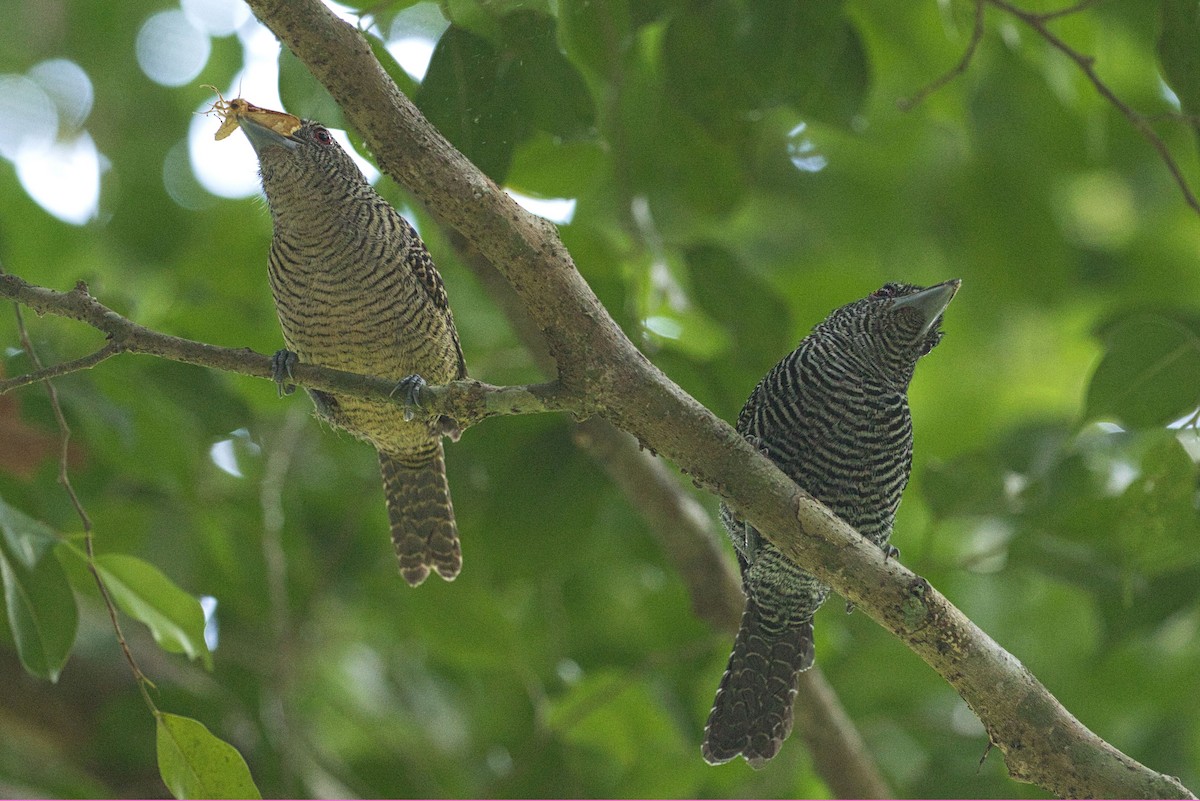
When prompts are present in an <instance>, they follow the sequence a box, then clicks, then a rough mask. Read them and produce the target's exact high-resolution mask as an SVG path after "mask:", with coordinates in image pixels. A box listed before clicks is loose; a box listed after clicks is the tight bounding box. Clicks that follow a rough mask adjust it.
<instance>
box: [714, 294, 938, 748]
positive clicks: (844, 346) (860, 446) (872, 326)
mask: <svg viewBox="0 0 1200 801" xmlns="http://www.w3.org/2000/svg"><path fill="white" fill-rule="evenodd" d="M958 286H959V282H958V281H957V280H953V281H946V282H945V283H942V284H938V285H937V286H932V287H929V288H928V289H922V288H921V287H916V286H911V285H909V284H886V285H885V286H883V287H882V288H881V289H879V290H877V291H875V292H874V293H872V294H871V295H869V296H867V297H865V298H863V299H862V300H858V301H855V302H854V303H850V304H847V305H846V306H843V307H841V308H840V309H837V310H835V311H834V312H832V313H831V314H830V315H829V316H828V317H827V318H825V320H824V321H823V322H821V323H820V324H818V325H817V326H816V328H814V329H813V331H812V333H810V334H809V335H808V336H807V337H805V338H804V340H803V341H802V342H801V343H800V346H799V347H798V348H797V349H796V350H795V351H793V352H792V353H791V354H789V355H788V356H785V357H784V358H783V359H782V360H781V361H780V362H779V363H778V364H777V365H775V367H774V368H772V369H771V371H770V372H769V373H767V375H766V377H764V378H763V380H762V381H760V382H759V383H758V386H756V387H755V388H754V392H753V393H751V395H750V399H749V400H747V401H746V405H745V406H744V407H743V408H742V411H741V414H740V415H739V416H738V421H737V430H738V433H740V434H741V435H742V436H744V437H745V438H746V439H747V440H749V441H750V442H751V443H752V444H754V445H755V446H756V447H758V448H760V449H761V450H762V452H763V453H764V454H765V455H766V456H767V457H768V458H769V459H770V460H771V461H773V462H775V464H777V465H779V467H780V469H782V470H783V472H784V473H786V474H787V475H788V476H789V477H790V478H791V479H792V480H793V481H795V482H796V484H797V485H798V486H799V487H800V488H801V489H803V490H805V491H807V492H808V493H809V494H810V495H812V496H813V497H814V498H816V499H817V500H819V501H821V502H822V503H824V504H825V505H826V506H828V507H829V508H830V509H831V510H833V512H834V513H835V514H837V515H838V517H840V518H841V519H842V520H844V521H846V522H847V523H849V524H850V525H851V526H853V527H854V528H855V529H857V531H858V532H859V533H860V534H862V535H863V536H864V537H866V538H867V539H868V540H870V541H871V542H873V543H875V544H876V545H878V546H879V547H880V548H882V549H883V550H884V552H885V553H887V554H889V555H891V554H893V553H895V549H894V548H892V547H891V545H890V544H889V542H888V540H889V539H890V537H891V534H892V521H893V519H894V518H895V516H896V510H897V509H898V508H899V506H900V496H901V494H902V493H903V492H904V488H905V486H906V485H907V484H908V477H909V472H910V469H911V466H912V418H911V416H910V415H909V410H908V383H909V381H910V380H911V379H912V375H913V369H914V368H915V367H916V364H917V360H918V359H920V358H921V357H922V356H924V355H925V354H927V353H929V351H930V350H932V349H933V348H934V346H935V345H937V344H938V342H939V341H940V340H941V338H942V333H941V331H940V330H939V326H940V324H941V320H942V312H943V311H945V309H946V306H947V305H948V304H949V303H950V301H951V299H952V298H953V297H954V293H955V292H957V291H958ZM721 521H722V522H723V523H724V524H725V527H726V528H727V529H728V531H729V536H730V538H731V539H732V540H733V544H734V549H735V550H736V552H737V557H738V563H739V564H740V566H741V570H742V587H743V590H744V592H745V595H746V609H745V612H744V613H743V615H742V622H741V627H740V629H739V630H738V634H737V639H736V640H735V641H734V645H733V653H732V654H730V656H729V666H728V667H727V668H726V670H725V675H724V676H723V677H722V679H721V685H720V687H719V688H718V690H717V697H716V700H715V701H714V702H713V709H712V712H711V713H710V714H709V718H708V724H707V726H706V727H705V732H704V745H703V747H702V751H703V754H704V758H705V759H706V760H707V761H708V762H710V763H713V764H719V763H722V762H728V761H729V760H731V759H734V758H735V757H737V756H739V755H740V756H742V757H743V758H745V760H746V761H747V762H749V763H750V765H752V766H753V767H756V768H757V767H762V766H763V765H764V764H766V762H767V761H768V760H769V759H771V758H772V757H774V756H775V754H776V753H778V751H779V748H780V746H781V745H782V744H783V741H784V740H785V739H786V738H787V736H788V734H790V733H791V730H792V702H793V699H794V698H795V696H796V684H797V681H798V678H799V674H800V673H801V672H802V671H805V670H807V669H808V668H809V667H811V666H812V663H813V642H812V636H813V626H812V621H813V615H814V614H816V611H817V609H819V608H820V606H821V604H823V603H824V602H825V598H826V596H828V594H829V591H830V588H829V586H828V585H826V584H825V583H823V582H822V581H820V580H819V579H818V578H817V577H816V576H813V575H812V574H810V573H808V572H806V571H804V570H802V569H801V568H800V567H799V566H797V565H796V564H794V563H793V562H791V561H790V560H788V559H787V557H785V556H784V555H783V554H782V553H780V551H779V550H778V549H777V548H776V547H775V546H774V545H772V544H771V543H770V542H769V541H767V540H766V539H765V538H763V537H762V536H761V535H760V534H759V533H758V531H757V530H755V528H754V527H753V526H751V525H750V524H749V523H746V522H744V521H742V520H740V519H738V518H737V517H736V516H735V515H734V514H733V512H732V511H731V510H730V509H729V508H728V507H726V506H724V505H722V506H721Z"/></svg>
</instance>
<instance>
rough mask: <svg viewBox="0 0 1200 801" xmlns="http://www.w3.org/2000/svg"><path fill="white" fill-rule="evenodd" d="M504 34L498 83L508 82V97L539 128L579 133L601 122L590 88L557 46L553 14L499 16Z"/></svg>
mask: <svg viewBox="0 0 1200 801" xmlns="http://www.w3.org/2000/svg"><path fill="white" fill-rule="evenodd" d="M500 23H501V30H502V31H503V32H504V36H505V47H504V51H503V55H504V60H503V63H502V66H501V69H500V72H499V74H498V80H499V83H500V84H501V85H502V86H506V87H509V98H510V100H509V102H511V103H513V104H514V105H516V106H517V107H519V108H522V109H524V118H525V119H526V120H527V121H528V122H529V124H530V126H531V127H532V128H533V129H535V130H539V131H545V132H546V133H549V134H553V135H554V136H559V137H562V138H564V139H574V138H579V137H583V136H586V135H587V134H589V133H590V132H591V130H592V126H593V125H595V122H596V112H595V108H594V105H593V103H592V95H591V91H590V90H589V89H588V86H587V84H586V83H585V82H584V80H583V76H582V75H581V74H580V73H579V70H577V69H576V68H575V65H573V64H572V63H571V62H570V61H568V60H567V58H566V56H564V55H563V53H562V51H561V50H560V49H559V46H558V37H557V25H556V23H555V20H554V18H553V17H549V16H547V15H545V14H536V13H533V12H529V11H521V12H517V13H513V14H509V15H508V16H506V17H504V18H502V19H501V21H500Z"/></svg>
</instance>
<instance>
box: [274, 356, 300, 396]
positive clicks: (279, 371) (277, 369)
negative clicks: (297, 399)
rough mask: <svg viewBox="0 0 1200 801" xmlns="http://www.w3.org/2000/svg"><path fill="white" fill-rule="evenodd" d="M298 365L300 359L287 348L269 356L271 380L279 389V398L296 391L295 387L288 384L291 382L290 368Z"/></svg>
mask: <svg viewBox="0 0 1200 801" xmlns="http://www.w3.org/2000/svg"><path fill="white" fill-rule="evenodd" d="M299 363H300V357H299V356H297V355H296V353H295V352H294V351H290V350H288V349H287V348H281V349H279V350H277V351H275V353H274V354H272V356H271V378H272V379H273V380H274V381H275V385H276V386H277V387H279V397H281V398H282V397H283V396H284V395H291V394H292V393H293V392H295V391H296V385H295V384H292V383H290V382H291V381H293V380H294V379H293V377H292V368H294V367H295V366H296V365H297V364H299Z"/></svg>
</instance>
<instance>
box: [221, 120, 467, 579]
mask: <svg viewBox="0 0 1200 801" xmlns="http://www.w3.org/2000/svg"><path fill="white" fill-rule="evenodd" d="M239 122H240V125H241V128H242V130H243V131H245V132H246V136H247V138H249V139H250V141H251V143H252V144H253V145H254V148H255V151H256V152H257V153H258V158H259V166H260V172H261V175H262V182H263V188H264V190H265V191H266V194H267V202H268V204H269V205H270V208H271V219H272V222H273V224H274V229H275V235H274V238H273V239H272V242H271V251H270V258H269V261H268V265H269V271H268V274H269V278H270V284H271V293H272V295H273V296H274V298H275V307H276V310H277V311H278V313H279V322H280V325H281V327H282V329H283V339H284V342H285V343H286V345H287V348H288V350H290V351H292V352H294V353H295V354H296V357H297V358H298V359H299V360H300V361H301V362H311V363H315V364H321V365H324V366H327V367H335V368H337V369H340V370H348V371H352V372H357V373H364V374H367V375H373V376H379V377H382V378H391V379H395V380H396V381H401V380H402V379H405V378H406V377H408V376H412V375H419V376H421V377H422V378H424V379H425V380H427V381H430V382H432V383H437V384H441V383H445V382H447V381H451V380H454V379H458V378H465V377H466V374H467V371H466V366H465V364H464V362H463V355H462V348H461V347H460V346H459V342H458V333H457V331H456V330H455V327H454V319H453V317H452V315H451V313H450V307H449V304H448V302H447V299H446V290H445V287H444V286H443V284H442V279H441V276H439V275H438V272H437V269H436V268H435V267H434V265H433V260H432V259H431V258H430V256H429V251H428V250H426V249H425V245H424V243H422V242H421V239H420V237H419V236H418V235H417V232H416V231H415V230H413V228H412V226H411V225H409V224H408V222H407V221H405V220H404V218H403V217H401V216H400V215H399V214H398V213H397V212H396V210H395V209H393V208H392V207H391V206H390V205H388V203H387V201H385V200H384V199H383V198H382V197H380V196H379V194H378V193H376V192H375V190H374V189H373V188H372V187H371V185H370V184H369V183H367V181H366V179H365V178H364V177H363V175H362V172H361V171H360V170H359V169H358V167H357V166H356V165H355V164H354V162H353V161H351V160H350V157H349V156H348V155H347V154H346V153H345V151H343V150H342V149H341V147H339V146H338V144H337V143H336V142H334V140H333V138H332V136H331V135H330V134H329V132H328V131H327V130H326V129H325V128H324V127H323V126H322V125H320V124H319V123H315V122H312V121H309V120H305V121H303V122H302V123H301V125H300V127H299V128H298V129H297V130H295V131H294V132H293V133H291V134H290V135H287V136H284V135H282V134H280V133H277V132H276V131H273V130H271V129H269V128H267V127H264V126H262V125H258V124H257V123H256V122H255V120H254V119H252V118H247V117H242V118H240V119H239ZM309 394H310V395H311V396H312V398H313V401H314V403H315V404H316V407H317V412H318V414H319V415H320V416H321V417H323V418H324V419H326V420H328V421H329V422H330V423H331V424H333V425H335V426H337V427H338V428H341V429H344V430H346V431H348V432H350V433H351V434H353V435H354V436H356V437H358V438H359V439H363V440H365V441H367V442H370V443H371V444H372V445H374V446H375V448H376V449H377V450H378V451H379V461H380V471H381V475H382V478H383V484H384V491H385V495H386V499H387V508H388V517H389V521H390V523H391V530H392V540H393V543H394V545H395V549H396V555H397V558H398V559H399V562H400V572H401V575H402V576H403V577H404V579H405V580H406V581H408V583H410V584H413V585H416V584H420V583H421V582H422V581H424V580H425V578H426V576H428V575H429V571H430V570H431V569H432V570H434V571H436V572H437V573H438V574H439V575H441V576H442V577H443V578H445V579H453V578H454V577H455V576H456V575H457V574H458V571H459V569H460V567H461V564H462V556H461V552H460V549H459V543H458V531H457V527H456V524H455V521H454V509H453V506H452V505H451V503H450V491H449V487H448V486H447V484H446V469H445V462H444V461H443V455H442V443H441V438H442V436H443V435H444V434H447V433H449V434H451V435H452V436H453V435H455V434H456V431H457V429H456V428H455V426H454V424H453V421H449V420H446V419H444V418H443V419H440V420H417V421H406V420H405V419H404V411H403V409H401V408H399V407H397V406H394V405H391V404H386V403H378V402H374V401H364V400H359V399H356V398H348V397H333V396H330V395H328V394H326V393H323V392H310V393H309Z"/></svg>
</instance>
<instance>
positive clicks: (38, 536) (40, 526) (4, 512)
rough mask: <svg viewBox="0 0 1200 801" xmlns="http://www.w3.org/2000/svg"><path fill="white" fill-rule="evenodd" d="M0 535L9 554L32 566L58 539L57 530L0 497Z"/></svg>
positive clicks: (29, 566) (27, 565)
mask: <svg viewBox="0 0 1200 801" xmlns="http://www.w3.org/2000/svg"><path fill="white" fill-rule="evenodd" d="M0 537H3V538H4V545H5V547H6V548H8V551H9V556H10V557H12V558H15V559H17V560H19V561H20V562H21V564H23V565H25V567H28V568H33V567H34V566H35V565H37V563H38V562H40V561H41V560H42V557H44V556H45V555H46V553H47V552H48V551H49V550H50V549H51V548H53V547H54V546H55V545H56V544H57V543H58V540H59V537H58V534H57V532H55V530H54V529H52V528H50V526H48V525H46V524H45V523H43V522H42V521H40V520H34V519H33V518H32V517H30V516H29V515H27V514H25V513H24V512H22V511H20V510H19V509H15V508H13V507H11V506H9V505H8V504H7V503H5V502H4V499H3V498H0Z"/></svg>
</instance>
